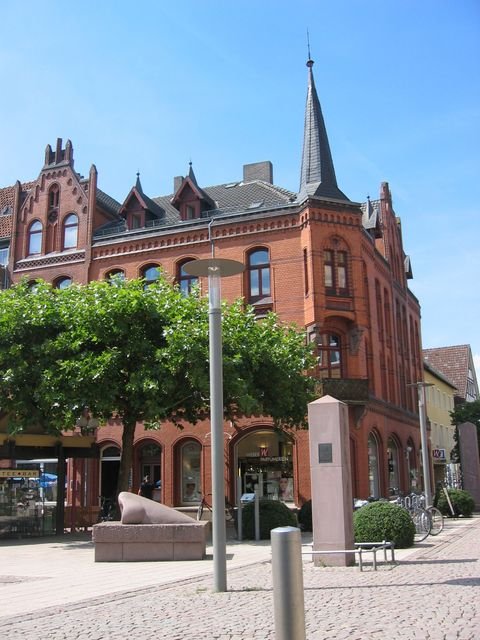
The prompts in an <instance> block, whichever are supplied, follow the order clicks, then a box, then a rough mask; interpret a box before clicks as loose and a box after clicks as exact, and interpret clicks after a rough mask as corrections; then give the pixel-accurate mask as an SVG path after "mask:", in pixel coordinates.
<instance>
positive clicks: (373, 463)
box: [368, 433, 380, 498]
mask: <svg viewBox="0 0 480 640" xmlns="http://www.w3.org/2000/svg"><path fill="white" fill-rule="evenodd" d="M368 483H369V491H370V496H372V497H373V498H378V497H379V496H380V474H379V464H378V441H377V438H376V436H375V435H374V434H373V433H370V435H369V436H368Z"/></svg>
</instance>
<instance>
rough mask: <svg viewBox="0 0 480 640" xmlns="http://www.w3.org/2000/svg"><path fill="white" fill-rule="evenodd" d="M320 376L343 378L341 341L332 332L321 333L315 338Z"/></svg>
mask: <svg viewBox="0 0 480 640" xmlns="http://www.w3.org/2000/svg"><path fill="white" fill-rule="evenodd" d="M317 356H318V368H319V375H320V378H344V377H345V375H344V371H343V358H342V341H341V338H340V336H338V335H336V334H334V333H321V334H320V336H319V337H318V338H317Z"/></svg>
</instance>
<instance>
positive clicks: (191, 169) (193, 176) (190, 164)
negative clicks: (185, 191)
mask: <svg viewBox="0 0 480 640" xmlns="http://www.w3.org/2000/svg"><path fill="white" fill-rule="evenodd" d="M188 164H189V167H190V169H189V170H188V177H189V178H190V180H191V181H192V182H193V184H194V185H195V186H197V187H198V183H197V179H196V177H195V174H194V173H193V167H192V161H191V160H190V162H189V163H188Z"/></svg>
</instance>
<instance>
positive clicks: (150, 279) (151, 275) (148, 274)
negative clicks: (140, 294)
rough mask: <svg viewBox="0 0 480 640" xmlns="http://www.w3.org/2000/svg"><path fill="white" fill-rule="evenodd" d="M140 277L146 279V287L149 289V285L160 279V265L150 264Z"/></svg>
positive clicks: (144, 268)
mask: <svg viewBox="0 0 480 640" xmlns="http://www.w3.org/2000/svg"><path fill="white" fill-rule="evenodd" d="M140 277H142V278H144V279H145V286H146V287H148V285H149V284H153V283H154V282H155V281H156V280H158V279H159V278H160V265H158V264H148V265H146V266H145V267H143V269H142V270H141V272H140Z"/></svg>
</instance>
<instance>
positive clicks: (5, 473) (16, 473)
mask: <svg viewBox="0 0 480 640" xmlns="http://www.w3.org/2000/svg"><path fill="white" fill-rule="evenodd" d="M39 476H40V472H39V471H38V469H0V478H38V477H39Z"/></svg>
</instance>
